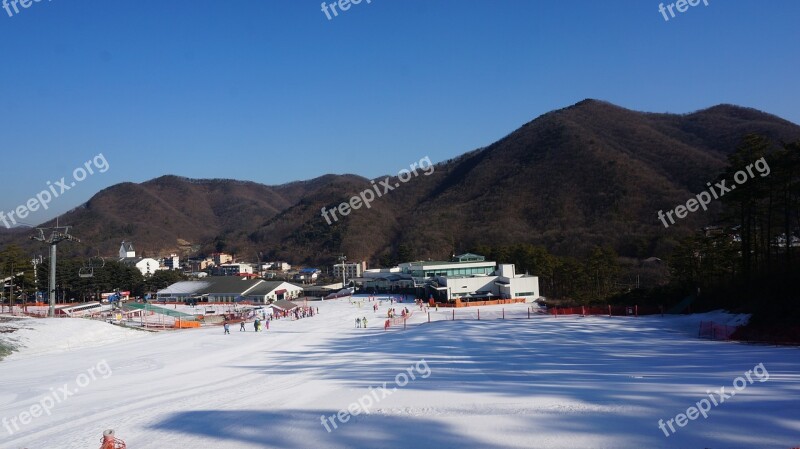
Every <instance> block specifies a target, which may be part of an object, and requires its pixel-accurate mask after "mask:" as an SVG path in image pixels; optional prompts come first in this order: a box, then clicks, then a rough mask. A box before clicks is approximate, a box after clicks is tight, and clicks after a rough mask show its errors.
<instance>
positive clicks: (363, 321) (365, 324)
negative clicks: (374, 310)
mask: <svg viewBox="0 0 800 449" xmlns="http://www.w3.org/2000/svg"><path fill="white" fill-rule="evenodd" d="M361 324H363V325H364V329H366V328H367V317H364V318H361Z"/></svg>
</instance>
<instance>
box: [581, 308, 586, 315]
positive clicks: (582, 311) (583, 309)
mask: <svg viewBox="0 0 800 449" xmlns="http://www.w3.org/2000/svg"><path fill="white" fill-rule="evenodd" d="M581 316H586V306H581Z"/></svg>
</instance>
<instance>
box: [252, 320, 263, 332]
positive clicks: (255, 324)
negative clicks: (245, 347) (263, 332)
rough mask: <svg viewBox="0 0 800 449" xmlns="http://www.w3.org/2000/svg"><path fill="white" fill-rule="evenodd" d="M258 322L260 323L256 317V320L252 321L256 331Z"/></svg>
mask: <svg viewBox="0 0 800 449" xmlns="http://www.w3.org/2000/svg"><path fill="white" fill-rule="evenodd" d="M259 324H261V322H259V321H258V318H256V320H255V321H254V322H253V327H254V328H255V330H256V332H258V325H259Z"/></svg>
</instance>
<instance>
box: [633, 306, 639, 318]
mask: <svg viewBox="0 0 800 449" xmlns="http://www.w3.org/2000/svg"><path fill="white" fill-rule="evenodd" d="M633 316H639V305H638V304H634V305H633Z"/></svg>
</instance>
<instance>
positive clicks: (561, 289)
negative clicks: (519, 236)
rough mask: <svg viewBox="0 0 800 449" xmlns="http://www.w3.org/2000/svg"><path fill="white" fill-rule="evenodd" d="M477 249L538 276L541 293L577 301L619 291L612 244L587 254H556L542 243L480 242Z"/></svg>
mask: <svg viewBox="0 0 800 449" xmlns="http://www.w3.org/2000/svg"><path fill="white" fill-rule="evenodd" d="M472 252H474V253H477V254H481V255H484V256H486V257H487V259H488V260H495V261H498V263H513V264H514V265H515V268H516V270H517V272H522V273H528V274H532V275H535V276H538V277H539V289H540V290H541V295H542V296H544V297H546V298H548V299H560V300H565V301H572V302H578V303H590V302H602V301H605V300H607V299H608V298H610V297H611V296H613V295H614V294H616V293H618V292H619V291H620V289H621V288H623V287H621V286H620V282H619V276H620V274H621V271H622V266H621V264H620V259H619V257H618V255H617V253H616V251H614V249H613V248H611V247H609V246H603V247H597V246H596V247H594V248H593V249H592V250H591V251H590V252H589V254H587V255H586V256H585V257H584V258H580V259H579V258H574V257H560V256H556V255H553V254H551V253H549V252H548V251H547V249H545V248H544V247H542V246H535V245H531V244H527V243H521V244H517V245H512V246H501V247H490V246H478V247H476V248H474V249H473V251H472Z"/></svg>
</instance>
